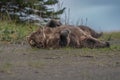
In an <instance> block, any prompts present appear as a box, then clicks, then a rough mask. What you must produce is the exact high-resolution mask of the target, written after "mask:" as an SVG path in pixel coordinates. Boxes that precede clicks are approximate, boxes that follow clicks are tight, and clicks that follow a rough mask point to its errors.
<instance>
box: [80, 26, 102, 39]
mask: <svg viewBox="0 0 120 80" xmlns="http://www.w3.org/2000/svg"><path fill="white" fill-rule="evenodd" d="M78 27H79V28H80V29H82V30H83V31H84V32H85V33H86V34H89V35H91V36H92V37H94V38H99V37H101V36H102V35H103V32H101V33H97V32H96V31H94V30H93V29H91V28H90V27H88V26H84V25H80V26H78Z"/></svg>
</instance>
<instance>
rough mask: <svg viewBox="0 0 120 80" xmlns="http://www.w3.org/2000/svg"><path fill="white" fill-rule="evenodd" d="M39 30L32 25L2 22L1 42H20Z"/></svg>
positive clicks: (0, 27)
mask: <svg viewBox="0 0 120 80" xmlns="http://www.w3.org/2000/svg"><path fill="white" fill-rule="evenodd" d="M37 28H38V27H36V26H33V25H30V24H16V23H13V22H6V21H2V22H1V23H0V41H2V42H7V43H13V42H20V41H21V40H24V39H25V38H26V36H27V35H28V34H29V33H31V32H32V31H34V30H36V29H37Z"/></svg>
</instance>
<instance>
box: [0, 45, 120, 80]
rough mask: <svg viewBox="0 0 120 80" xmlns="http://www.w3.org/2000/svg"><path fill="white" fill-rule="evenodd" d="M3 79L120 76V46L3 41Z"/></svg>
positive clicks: (103, 79) (117, 79) (108, 79)
mask: <svg viewBox="0 0 120 80" xmlns="http://www.w3.org/2000/svg"><path fill="white" fill-rule="evenodd" d="M0 80H120V50H119V49H110V48H107V49H70V48H64V49H56V50H48V49H32V48H31V47H30V46H29V45H18V44H9V45H8V44H1V43H0Z"/></svg>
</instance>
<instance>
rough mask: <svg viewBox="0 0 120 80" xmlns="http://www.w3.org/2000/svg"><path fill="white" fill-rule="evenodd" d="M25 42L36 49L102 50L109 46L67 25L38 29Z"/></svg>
mask: <svg viewBox="0 0 120 80" xmlns="http://www.w3.org/2000/svg"><path fill="white" fill-rule="evenodd" d="M27 41H28V43H29V44H30V46H32V47H37V48H62V47H73V48H83V47H87V48H103V47H109V46H110V44H109V43H108V42H103V41H100V40H98V39H96V38H94V37H92V36H91V35H89V34H87V33H86V32H84V30H82V29H81V28H79V27H74V26H69V25H62V26H60V27H56V28H50V27H44V28H40V29H38V30H37V31H35V32H33V33H31V34H30V35H29V36H27Z"/></svg>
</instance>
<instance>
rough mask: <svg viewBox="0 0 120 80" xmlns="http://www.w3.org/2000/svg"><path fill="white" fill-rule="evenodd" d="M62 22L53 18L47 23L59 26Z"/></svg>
mask: <svg viewBox="0 0 120 80" xmlns="http://www.w3.org/2000/svg"><path fill="white" fill-rule="evenodd" d="M61 25H62V23H61V22H60V21H59V20H55V19H51V20H50V21H49V22H48V23H47V24H46V27H51V28H55V27H59V26H61Z"/></svg>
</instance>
